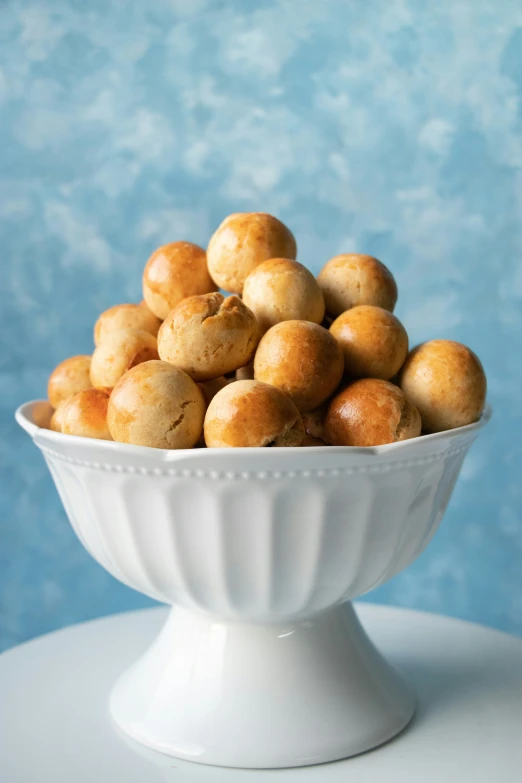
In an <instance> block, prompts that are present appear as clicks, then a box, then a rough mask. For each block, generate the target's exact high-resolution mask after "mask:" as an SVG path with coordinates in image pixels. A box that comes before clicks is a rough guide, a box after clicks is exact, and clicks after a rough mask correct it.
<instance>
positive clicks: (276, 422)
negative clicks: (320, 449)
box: [205, 381, 304, 448]
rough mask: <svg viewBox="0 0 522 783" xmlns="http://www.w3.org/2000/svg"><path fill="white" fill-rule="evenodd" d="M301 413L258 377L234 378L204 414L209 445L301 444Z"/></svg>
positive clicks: (213, 446)
mask: <svg viewBox="0 0 522 783" xmlns="http://www.w3.org/2000/svg"><path fill="white" fill-rule="evenodd" d="M303 438H304V428H303V423H302V421H301V416H300V415H299V412H298V410H297V408H296V407H295V405H294V404H293V402H292V401H291V400H290V399H289V398H288V397H287V396H286V395H285V394H283V392H281V391H279V389H276V388H275V387H274V386H270V385H269V384H267V383H260V382H259V381H235V382H234V383H231V384H229V385H228V386H226V387H225V388H224V389H222V390H221V391H220V392H218V393H217V394H216V396H215V397H214V399H213V400H212V402H211V403H210V405H209V406H208V410H207V413H206V416H205V443H206V444H207V446H208V448H234V447H235V448H240V447H247V448H251V447H255V446H299V445H300V444H301V441H302V440H303Z"/></svg>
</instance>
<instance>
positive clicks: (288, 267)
mask: <svg viewBox="0 0 522 783" xmlns="http://www.w3.org/2000/svg"><path fill="white" fill-rule="evenodd" d="M243 302H244V303H245V304H246V306H247V307H250V309H251V310H252V312H253V313H254V315H255V316H256V318H257V320H258V322H259V325H260V327H261V330H262V331H263V332H266V331H267V329H270V327H271V326H274V324H278V323H280V322H281V321H296V320H297V321H301V320H302V321H312V322H313V323H316V324H320V323H321V321H322V320H323V317H324V298H323V294H322V292H321V289H320V288H319V286H318V284H317V280H316V279H315V277H314V276H313V274H312V273H311V272H309V271H308V269H307V268H306V267H305V266H303V265H302V264H299V263H298V262H297V261H292V260H290V259H288V258H271V259H269V260H268V261H263V263H262V264H259V266H257V267H256V268H255V269H254V270H253V271H252V272H250V274H249V275H248V277H247V278H246V280H245V285H244V287H243Z"/></svg>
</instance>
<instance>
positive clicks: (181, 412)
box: [107, 361, 205, 449]
mask: <svg viewBox="0 0 522 783" xmlns="http://www.w3.org/2000/svg"><path fill="white" fill-rule="evenodd" d="M204 417H205V400H204V399H203V394H202V393H201V391H200V389H198V386H197V384H196V383H194V381H193V380H192V379H191V378H190V377H189V376H188V375H187V374H186V373H185V372H183V370H180V369H179V367H173V366H172V364H168V363H167V362H161V361H149V362H144V363H142V364H139V365H138V366H137V367H134V368H133V369H132V370H129V372H127V373H125V375H124V376H123V377H122V378H121V379H120V380H119V381H118V383H117V384H116V386H115V387H114V389H113V391H112V394H111V397H110V401H109V410H108V416H107V420H108V423H109V430H110V432H111V435H112V437H113V438H114V440H116V441H119V442H121V443H132V444H134V445H136V446H150V447H152V448H156V449H191V448H192V447H193V446H195V445H196V443H197V441H198V440H199V438H200V436H201V433H202V431H203V419H204Z"/></svg>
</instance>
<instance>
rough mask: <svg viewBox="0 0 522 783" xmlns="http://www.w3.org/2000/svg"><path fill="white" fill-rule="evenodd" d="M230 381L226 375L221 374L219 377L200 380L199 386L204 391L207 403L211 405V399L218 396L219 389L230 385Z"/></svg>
mask: <svg viewBox="0 0 522 783" xmlns="http://www.w3.org/2000/svg"><path fill="white" fill-rule="evenodd" d="M229 383H230V381H229V380H228V378H225V376H224V375H221V376H220V377H219V378H212V380H210V381H200V382H199V383H198V386H199V388H200V389H201V391H202V393H203V397H204V398H205V403H206V405H209V404H210V401H211V400H212V399H213V398H214V397H215V396H216V394H217V393H218V391H221V389H224V388H225V386H228V384H229Z"/></svg>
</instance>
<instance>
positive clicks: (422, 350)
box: [399, 340, 487, 432]
mask: <svg viewBox="0 0 522 783" xmlns="http://www.w3.org/2000/svg"><path fill="white" fill-rule="evenodd" d="M399 383H400V386H401V389H402V390H403V391H404V393H405V394H406V395H407V396H408V398H409V399H410V400H411V401H412V402H413V403H414V404H415V405H416V406H417V408H418V409H419V412H420V415H421V418H422V425H423V429H424V430H425V431H426V432H441V431H443V430H451V429H454V428H455V427H463V426H464V425H466V424H471V423H472V422H474V421H477V419H478V418H480V414H481V413H482V410H483V408H484V403H485V401H486V387H487V383H486V375H485V373H484V368H483V367H482V364H481V362H480V359H479V358H478V356H477V355H476V354H474V353H473V351H472V350H471V349H470V348H467V347H466V346H465V345H462V343H457V342H454V341H453V340H431V341H430V342H427V343H423V344H422V345H419V346H418V347H417V348H414V349H413V351H411V353H410V355H409V356H408V358H407V359H406V362H405V364H404V367H403V369H402V372H401V375H400V379H399Z"/></svg>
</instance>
